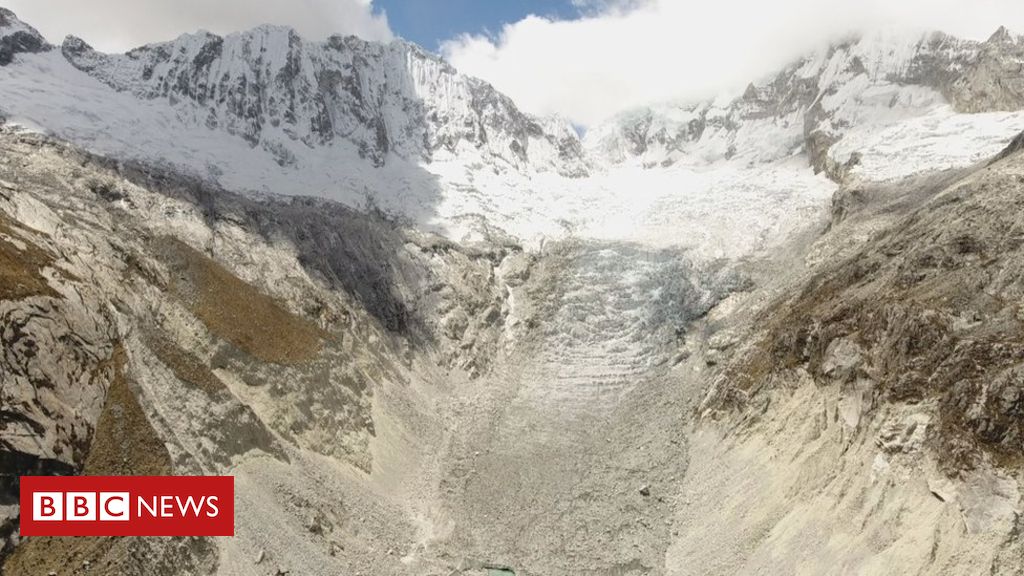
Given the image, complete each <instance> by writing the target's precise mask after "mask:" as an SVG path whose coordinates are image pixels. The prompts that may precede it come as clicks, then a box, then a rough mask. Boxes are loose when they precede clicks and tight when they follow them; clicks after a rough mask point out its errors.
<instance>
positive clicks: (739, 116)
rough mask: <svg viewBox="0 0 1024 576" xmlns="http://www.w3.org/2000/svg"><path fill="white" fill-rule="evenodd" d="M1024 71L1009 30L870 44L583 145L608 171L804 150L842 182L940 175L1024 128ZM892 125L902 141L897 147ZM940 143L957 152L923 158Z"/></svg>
mask: <svg viewBox="0 0 1024 576" xmlns="http://www.w3.org/2000/svg"><path fill="white" fill-rule="evenodd" d="M1022 68H1024V39H1022V38H1021V37H1018V36H1014V35H1012V34H1011V33H1010V32H1009V31H1007V30H1006V29H1005V28H1000V29H999V30H998V31H997V32H996V33H995V34H994V35H993V36H992V37H991V38H990V39H989V40H988V41H986V42H975V41H970V40H961V39H958V38H954V37H952V36H949V35H947V34H943V33H938V32H935V33H929V34H906V33H892V32H889V33H871V34H865V35H863V36H858V37H855V38H851V39H849V40H847V41H845V42H841V43H838V44H835V45H833V46H830V47H828V48H826V49H823V50H821V51H819V52H817V53H815V54H811V55H809V56H807V57H805V58H803V59H801V60H799V61H797V62H794V63H793V64H792V65H790V66H789V67H787V68H786V69H784V70H783V71H781V72H779V73H777V74H775V75H772V76H769V77H767V78H766V79H764V80H761V81H758V82H755V83H752V84H750V85H749V86H748V87H747V89H746V90H745V91H744V92H743V93H742V94H741V95H739V96H737V97H735V98H731V97H722V98H719V99H717V100H714V101H707V102H697V103H671V104H665V105H661V106H657V107H652V108H647V109H642V110H636V111H632V112H629V113H626V114H623V115H621V116H620V117H619V118H616V119H615V120H614V121H612V122H609V123H608V124H606V125H604V126H602V127H599V128H598V129H596V130H593V131H591V132H590V133H589V134H588V135H587V139H586V147H587V149H588V151H589V152H590V154H591V156H593V157H596V158H600V159H602V160H603V161H604V162H606V163H622V162H627V161H636V162H640V163H642V164H644V165H646V166H656V165H663V166H664V165H671V164H674V163H676V162H683V163H691V164H693V163H707V162H716V161H720V160H730V159H735V160H739V161H742V162H748V163H761V162H771V161H775V160H778V159H779V158H783V157H786V156H789V155H791V154H793V153H798V152H802V153H803V154H805V155H806V156H807V157H808V161H809V163H810V164H811V165H812V167H813V168H814V169H815V170H816V171H826V172H827V173H828V174H829V175H830V176H832V177H833V178H836V179H839V178H841V177H842V175H843V173H844V172H845V171H846V170H847V169H849V168H852V167H854V166H855V165H857V164H858V163H860V162H861V161H865V160H867V161H868V162H869V163H870V162H873V164H870V165H868V166H866V167H865V168H864V169H866V170H873V171H874V172H873V173H872V174H871V175H872V176H894V175H903V173H902V172H900V170H908V169H911V170H918V171H924V170H928V169H932V168H943V167H947V166H946V165H947V164H948V165H959V164H962V163H963V158H962V156H961V155H962V154H963V152H964V151H965V150H967V149H970V150H971V151H972V152H971V154H978V156H977V157H982V156H985V155H988V154H989V153H993V152H994V151H995V150H998V146H1000V145H1002V144H1003V143H1005V138H1006V136H1007V135H1008V134H1013V133H1014V132H1015V131H1017V130H1019V129H1020V126H1021V124H1020V118H1019V117H1018V115H1017V114H1015V113H1016V112H1017V111H1019V110H1020V109H1021V108H1024V77H1022V76H1021V74H1020V71H1021V69H1022ZM1000 112H1002V114H1000ZM968 113H970V114H971V115H970V116H965V114H968ZM920 122H927V123H928V125H927V126H918V125H916V124H917V123H920ZM894 126H899V128H896V132H897V133H898V134H896V135H898V136H902V137H903V138H902V139H900V140H892V139H890V138H892V137H893V136H895V135H894V134H892V133H891V132H887V130H889V129H891V128H892V127H894ZM943 136H945V137H946V139H947V140H948V139H950V138H955V139H956V140H957V141H958V145H957V146H955V147H945V146H942V144H943V143H942V142H937V141H935V142H933V143H934V144H936V145H935V146H931V147H928V148H926V149H923V150H915V148H919V147H920V146H921V142H914V140H916V139H919V138H932V139H935V138H938V139H942V137H943ZM964 137H966V138H972V137H977V138H980V139H982V140H990V141H991V140H994V141H992V142H991V143H990V144H989V146H986V147H984V148H985V150H984V153H982V152H981V151H979V150H978V149H976V148H971V147H969V146H963V141H962V140H961V139H962V138H964ZM844 140H848V141H846V142H843V141H844ZM893 147H898V149H899V150H898V151H894V154H893V155H892V156H891V157H888V158H885V157H882V158H877V157H876V158H865V157H866V156H870V155H871V154H878V153H880V152H881V149H882V148H890V149H891V148H893ZM950 148H952V149H950ZM833 149H834V150H833ZM916 152H920V153H916ZM911 154H913V155H914V157H913V158H911V157H909V155H911ZM909 160H912V161H909Z"/></svg>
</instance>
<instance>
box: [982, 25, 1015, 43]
mask: <svg viewBox="0 0 1024 576" xmlns="http://www.w3.org/2000/svg"><path fill="white" fill-rule="evenodd" d="M988 43H989V44H1016V43H1017V38H1016V36H1014V35H1013V33H1012V32H1010V30H1009V28H1007V27H1006V26H1000V27H999V29H998V30H996V31H995V33H993V34H992V36H990V37H989V39H988Z"/></svg>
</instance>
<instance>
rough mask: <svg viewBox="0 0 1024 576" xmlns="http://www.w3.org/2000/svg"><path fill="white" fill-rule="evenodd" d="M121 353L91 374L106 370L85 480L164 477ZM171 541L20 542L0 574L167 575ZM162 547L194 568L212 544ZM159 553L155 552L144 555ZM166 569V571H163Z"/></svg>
mask: <svg viewBox="0 0 1024 576" xmlns="http://www.w3.org/2000/svg"><path fill="white" fill-rule="evenodd" d="M125 361H126V357H125V352H124V349H123V348H122V347H121V346H117V347H116V348H115V349H114V353H113V355H112V357H111V358H110V359H109V360H107V361H106V362H104V363H103V364H101V365H100V366H99V367H98V368H97V371H110V374H111V377H110V382H111V384H110V388H109V390H108V391H107V399H106V403H105V404H104V406H103V411H102V413H101V414H100V418H99V421H98V422H97V424H96V431H95V433H94V435H93V439H92V444H91V446H90V449H89V455H88V457H87V458H86V461H85V468H84V469H83V471H82V472H83V474H86V475H91V476H122V475H124V476H128V475H168V474H171V472H172V467H171V457H170V454H169V453H168V452H167V448H166V447H165V446H164V443H163V442H162V441H161V440H160V438H159V437H158V436H157V434H156V431H155V430H154V429H153V427H152V426H151V425H150V423H149V420H148V419H147V418H146V415H145V413H144V412H143V410H142V407H141V406H140V405H139V402H138V400H137V399H136V397H135V394H134V392H132V389H131V387H130V385H129V383H128V380H127V378H126V377H125V373H124V366H125ZM169 542H171V541H168V540H162V539H161V540H158V539H149V538H106V537H96V538H93V537H87V538H50V537H35V538H26V539H25V540H24V541H23V542H22V543H21V545H19V546H18V547H17V548H16V549H15V550H14V552H13V554H11V556H10V557H9V558H8V560H7V562H6V563H5V565H4V567H3V568H4V571H3V573H4V574H8V575H10V576H20V575H26V576H27V575H30V574H31V575H36V574H49V573H51V572H52V573H56V574H72V573H75V574H77V573H86V570H85V569H84V567H85V563H86V562H88V570H87V573H88V574H99V575H104V576H105V575H111V576H113V575H124V574H130V575H140V576H141V575H143V574H161V573H163V574H172V573H175V572H174V568H173V567H172V566H170V565H169V564H170V559H168V558H167V557H166V555H167V553H166V552H164V551H163V550H164V546H163V545H166V544H168V543H169ZM171 544H172V545H171V546H169V547H167V548H168V549H170V550H172V554H173V553H175V552H174V550H175V549H179V550H188V551H190V552H189V553H193V552H194V553H195V554H196V555H197V556H196V557H195V558H192V559H190V558H188V557H187V555H186V556H185V557H184V558H183V561H184V562H185V563H186V564H189V563H195V562H197V561H202V560H197V559H201V558H204V557H206V558H209V557H210V555H211V554H213V549H212V544H211V543H209V542H208V541H205V540H203V539H195V538H178V539H174V540H173V542H171ZM151 549H160V550H161V551H160V552H152V553H148V552H150V550H151ZM168 570H169V571H168Z"/></svg>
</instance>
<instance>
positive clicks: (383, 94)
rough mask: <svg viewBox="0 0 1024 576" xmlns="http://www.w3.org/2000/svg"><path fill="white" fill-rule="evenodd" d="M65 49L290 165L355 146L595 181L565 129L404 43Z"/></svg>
mask: <svg viewBox="0 0 1024 576" xmlns="http://www.w3.org/2000/svg"><path fill="white" fill-rule="evenodd" d="M61 51H62V53H63V54H64V56H65V57H66V58H67V59H68V61H70V62H71V63H72V64H73V65H74V66H75V67H77V68H78V69H80V70H83V71H85V72H87V73H89V74H90V75H92V76H94V77H96V78H98V79H100V80H101V81H103V82H104V83H106V84H108V85H110V86H111V87H113V88H115V89H116V90H119V91H125V92H130V93H132V94H134V95H135V96H137V97H139V98H143V99H160V100H166V101H168V102H169V103H170V104H171V105H172V106H174V107H175V109H176V110H177V111H178V112H179V114H180V115H181V116H182V117H183V118H187V120H188V121H190V122H194V123H196V124H198V125H201V126H206V127H208V128H211V129H219V130H224V131H226V132H228V133H230V134H233V135H237V136H241V137H242V138H244V139H245V140H246V141H247V142H249V143H250V144H251V145H253V146H262V147H264V148H266V149H268V150H271V151H276V152H277V159H278V161H279V162H280V163H282V164H289V163H291V162H294V159H293V158H291V155H290V154H292V153H289V151H288V150H289V148H290V147H289V146H288V145H287V143H288V142H289V141H297V142H300V143H302V144H303V145H305V146H307V147H317V146H324V145H328V144H330V143H332V142H335V141H346V142H349V143H351V144H353V145H354V146H356V147H357V149H358V151H359V154H360V155H361V156H362V157H364V158H367V159H369V160H370V161H371V162H372V163H373V164H375V165H377V166H380V165H382V164H384V163H385V162H386V161H387V157H388V155H389V154H390V153H394V154H397V155H398V156H401V157H403V158H405V159H408V160H423V161H428V162H429V161H430V160H431V159H432V158H433V157H434V156H435V155H437V154H438V153H442V152H446V153H448V154H457V153H459V152H460V151H464V150H465V149H467V148H468V149H477V150H481V151H483V152H484V154H485V156H486V157H489V158H491V159H493V160H494V161H496V162H501V163H504V164H507V165H511V166H514V167H517V168H520V169H524V168H526V167H531V168H536V169H542V170H553V171H557V172H559V173H563V174H569V175H576V176H579V175H584V174H586V166H585V163H584V160H583V157H582V150H581V147H580V145H579V141H578V138H577V137H576V135H575V133H574V132H573V131H572V129H571V127H569V126H568V125H567V124H564V123H558V122H552V121H549V120H543V119H538V118H533V117H531V116H528V115H527V114H524V113H522V112H520V111H519V109H518V108H517V107H516V106H515V104H514V103H513V102H512V101H511V100H510V99H509V98H508V97H506V96H505V95H503V94H501V93H499V92H497V91H496V90H495V89H494V88H493V87H491V86H490V85H488V84H486V83H485V82H482V81H480V80H477V79H475V78H469V77H466V76H462V75H461V74H459V73H458V72H456V71H455V69H454V68H452V67H451V66H450V65H448V64H447V63H446V62H444V61H443V60H441V59H439V58H437V57H436V56H433V55H431V54H428V53H426V52H424V51H423V50H421V49H420V48H418V47H417V46H414V45H412V44H409V43H406V42H403V41H400V40H396V41H393V42H391V43H388V44H381V43H376V42H366V41H363V40H360V39H359V38H356V37H352V36H350V37H341V36H334V37H331V38H330V39H328V40H327V41H326V42H323V43H317V42H309V41H306V40H304V39H302V38H301V37H300V36H299V35H298V34H297V33H296V32H295V31H294V30H292V29H290V28H284V27H277V26H262V27H259V28H256V29H254V30H250V31H248V32H243V33H239V34H231V35H229V36H227V37H223V38H222V37H220V36H215V35H213V34H209V33H205V32H200V33H198V34H190V35H185V36H182V37H180V38H178V39H177V40H174V41H172V42H168V43H164V44H153V45H149V46H144V47H142V48H138V49H136V50H132V51H131V52H128V53H127V54H124V55H107V54H101V53H98V52H96V51H94V50H93V49H92V48H90V47H89V46H88V44H86V43H85V42H84V41H83V40H81V39H79V38H75V37H69V38H67V39H66V40H65V41H64V44H63V46H62V47H61Z"/></svg>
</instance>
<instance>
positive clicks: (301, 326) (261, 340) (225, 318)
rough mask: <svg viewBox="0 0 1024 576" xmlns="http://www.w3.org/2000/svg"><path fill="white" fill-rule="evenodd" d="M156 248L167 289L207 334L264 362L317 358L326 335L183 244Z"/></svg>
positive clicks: (166, 243) (177, 242)
mask: <svg viewBox="0 0 1024 576" xmlns="http://www.w3.org/2000/svg"><path fill="white" fill-rule="evenodd" d="M159 243H160V249H161V252H162V253H163V254H164V256H165V257H166V260H167V263H168V264H169V266H170V268H171V272H172V275H173V276H172V279H171V289H172V290H173V291H174V292H175V293H177V294H178V295H179V296H180V297H182V298H183V299H184V300H185V301H186V302H188V304H189V306H190V308H191V309H192V312H193V313H194V314H195V315H196V317H197V318H199V319H200V320H201V321H202V322H203V323H204V324H205V325H206V327H207V328H208V329H209V330H210V331H211V332H213V333H214V334H216V335H218V336H220V337H221V338H224V339H225V340H227V341H228V342H231V343H232V344H234V345H235V346H236V347H238V348H239V349H241V350H243V351H245V352H246V353H248V354H249V355H250V356H253V357H254V358H257V359H259V360H262V361H264V362H272V363H275V364H297V363H301V362H304V361H307V360H311V359H312V358H314V357H315V356H316V355H317V353H318V352H319V350H320V346H321V344H322V340H323V339H324V338H325V337H326V336H327V335H326V333H324V332H323V331H322V330H320V329H319V328H318V327H317V326H316V325H315V324H313V323H312V322H310V321H309V320H306V319H305V318H301V317H299V316H296V315H295V314H292V313H291V312H289V311H288V310H287V309H286V308H285V307H284V306H282V305H281V304H279V303H278V302H277V301H276V300H274V299H273V298H272V297H270V296H267V295H266V294H263V293H262V292H260V291H259V290H257V289H256V288H255V287H253V286H252V285H250V284H248V283H246V282H244V281H242V280H241V279H239V278H238V277H237V276H235V275H234V274H232V273H231V272H230V271H229V270H227V269H226V268H224V267H223V266H221V265H220V264H218V263H217V262H215V261H214V260H212V259H210V258H209V257H207V256H205V255H203V254H201V253H200V252H198V251H196V250H195V249H193V248H192V247H190V246H188V245H187V244H185V243H184V242H181V241H180V240H177V239H175V238H163V239H161V240H160V241H159Z"/></svg>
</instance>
